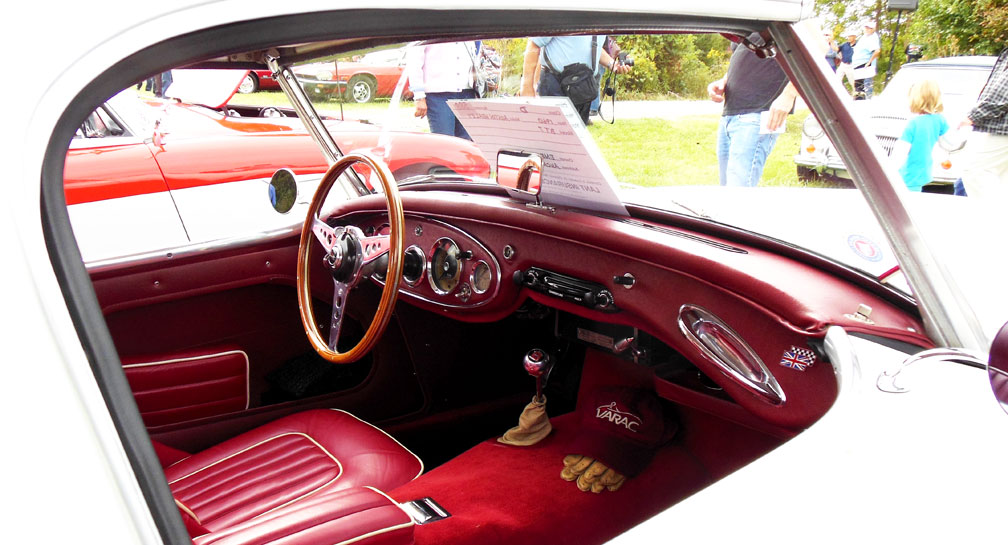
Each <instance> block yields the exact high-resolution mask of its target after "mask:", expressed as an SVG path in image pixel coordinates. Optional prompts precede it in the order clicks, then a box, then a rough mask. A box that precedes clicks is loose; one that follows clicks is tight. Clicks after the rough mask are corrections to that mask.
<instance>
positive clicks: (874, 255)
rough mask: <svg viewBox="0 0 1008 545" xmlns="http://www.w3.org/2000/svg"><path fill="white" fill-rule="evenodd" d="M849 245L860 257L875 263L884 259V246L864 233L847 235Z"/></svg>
mask: <svg viewBox="0 0 1008 545" xmlns="http://www.w3.org/2000/svg"><path fill="white" fill-rule="evenodd" d="M847 246H850V249H851V251H853V252H854V253H855V254H857V255H858V257H860V258H862V259H864V260H866V261H871V262H873V263H875V262H878V261H882V248H880V247H879V245H878V244H875V243H874V242H873V241H872V240H871V239H869V238H868V237H866V236H864V235H851V236H849V237H847Z"/></svg>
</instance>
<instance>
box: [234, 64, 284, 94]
mask: <svg viewBox="0 0 1008 545" xmlns="http://www.w3.org/2000/svg"><path fill="white" fill-rule="evenodd" d="M279 88H280V84H279V83H277V81H276V79H274V78H273V72H270V71H269V70H249V73H248V74H246V75H245V78H244V79H243V80H242V82H241V85H239V86H238V92H239V93H242V94H248V93H254V92H256V91H258V90H260V89H266V90H276V89H279Z"/></svg>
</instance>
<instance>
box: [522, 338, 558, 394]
mask: <svg viewBox="0 0 1008 545" xmlns="http://www.w3.org/2000/svg"><path fill="white" fill-rule="evenodd" d="M522 363H523V364H524V365H525V371H527V372H528V374H529V375H532V376H533V377H535V379H536V397H535V401H536V402H537V403H545V402H546V398H545V397H543V388H545V387H546V380H547V379H549V374H550V371H552V370H553V360H551V359H550V357H549V354H547V353H546V352H545V351H544V350H542V349H539V348H533V349H532V350H529V351H528V353H526V354H525V358H524V360H523V361H522Z"/></svg>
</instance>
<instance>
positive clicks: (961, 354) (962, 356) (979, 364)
mask: <svg viewBox="0 0 1008 545" xmlns="http://www.w3.org/2000/svg"><path fill="white" fill-rule="evenodd" d="M919 361H940V362H957V363H962V364H964V365H969V366H970V367H976V368H977V369H987V358H986V357H984V354H981V353H979V352H977V351H974V350H967V349H965V348H955V347H952V348H944V347H939V348H931V349H929V350H922V351H920V352H917V353H916V354H911V355H910V356H908V357H907V358H906V359H905V360H903V361H902V362H901V363H900V364H899V366H897V367H896V368H895V369H887V370H885V371H882V373H881V374H880V375H879V376H878V378H877V379H875V386H876V387H877V388H878V389H879V390H881V391H883V392H888V393H890V394H902V393H905V392H909V391H910V388H908V387H906V386H904V385H902V384H900V383H898V380H899V378H900V375H901V373H903V372H904V371H907V370H908V369H910V366H911V365H913V364H915V363H917V362H919ZM904 378H905V375H904Z"/></svg>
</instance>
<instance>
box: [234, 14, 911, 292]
mask: <svg viewBox="0 0 1008 545" xmlns="http://www.w3.org/2000/svg"><path fill="white" fill-rule="evenodd" d="M579 39H587V37H579ZM563 40H567V38H563V39H562V40H561V39H558V41H563ZM537 41H541V43H543V44H546V45H543V46H542V47H539V48H538V49H539V52H538V54H535V53H533V54H532V57H530V58H533V57H534V59H535V60H534V61H533V65H534V66H537V68H536V70H537V72H536V73H535V74H531V75H527V77H528V78H531V79H533V80H534V81H536V82H539V81H544V80H542V78H543V71H544V70H546V71H547V72H549V73H550V74H552V73H553V69H552V68H549V67H547V66H546V65H545V64H544V63H545V62H546V61H545V59H546V57H545V56H542V51H543V50H546V51H547V52H549V51H553V49H552V47H553V46H549V45H548V44H549V41H547V40H546V39H545V38H544V39H542V40H535V41H533V42H532V43H533V45H535V44H536V42H537ZM529 43H530V40H529V39H527V38H520V39H488V40H481V41H479V42H478V44H477V43H476V42H468V43H456V44H420V43H413V44H409V43H402V44H392V45H389V46H383V47H381V48H378V49H369V50H357V51H348V52H345V53H341V54H339V55H336V56H331V57H326V58H321V59H317V60H315V61H313V62H307V63H301V64H299V65H297V66H294V67H293V72H294V73H295V75H296V76H297V78H298V81H299V82H300V84H301V86H302V88H303V89H304V90H305V92H306V93H307V95H308V96H309V97H310V99H311V100H312V102H313V104H314V105H315V107H316V109H317V110H318V111H319V112H320V113H321V114H323V115H324V116H326V117H328V118H331V119H333V120H342V123H338V124H334V125H330V127H331V128H335V129H336V130H337V131H348V130H354V131H357V130H368V131H375V132H377V136H376V140H374V144H376V148H377V149H378V150H379V151H380V152H381V153H382V154H383V155H384V157H386V159H389V160H395V158H397V157H399V158H402V157H405V156H412V155H417V154H420V155H424V154H426V151H424V150H426V149H427V147H428V146H430V147H432V148H436V149H438V150H440V151H439V152H438V154H439V155H440V157H441V158H442V159H443V161H441V163H440V164H422V165H416V164H414V165H413V166H411V167H409V168H405V167H399V168H398V170H397V168H396V165H393V172H394V173H396V175H397V180H398V181H399V182H400V183H417V182H429V181H435V180H447V179H455V178H457V175H458V174H466V175H467V179H468V181H470V182H474V183H489V182H492V177H493V174H492V172H493V170H494V168H495V165H496V161H497V157H496V153H495V152H492V149H493V147H494V146H495V145H496V146H497V147H498V148H499V147H500V145H501V144H500V143H499V142H498V141H499V140H500V139H501V138H503V137H504V136H507V135H508V132H507V131H511V130H512V129H513V127H511V126H510V125H508V124H507V123H506V122H504V121H501V122H500V123H499V127H498V128H499V129H500V130H499V131H496V134H495V135H494V134H491V135H489V136H487V135H483V136H481V137H477V138H475V140H476V141H475V142H474V144H475V145H474V146H470V144H471V142H470V140H469V139H467V138H466V137H465V136H466V134H467V133H466V134H463V133H462V132H459V133H458V134H460V135H461V137H459V136H455V135H454V134H455V130H456V128H455V126H454V124H452V125H451V126H450V127H449V129H445V128H443V127H442V126H439V125H438V124H439V123H440V121H441V120H440V118H439V117H438V116H442V117H443V116H444V115H446V114H445V112H447V115H449V116H450V115H451V109H450V108H444V104H443V102H442V103H439V102H438V101H443V97H454V96H456V95H452V94H450V93H458V92H461V91H467V92H468V91H470V90H471V89H472V85H473V83H474V75H478V76H479V77H478V78H475V79H477V80H479V84H480V86H482V87H481V93H480V98H478V99H477V98H474V96H475V95H474V94H473V95H466V97H467V98H468V99H469V100H475V101H483V102H488V101H508V100H519V97H520V95H522V94H523V89H522V76H523V73H522V72H523V69H524V68H525V65H526V55H527V52H528V51H529V50H530V46H529ZM589 43H590V42H589ZM554 45H558V44H554ZM596 48H597V50H599V51H605V56H604V57H602V54H601V53H600V57H601V60H602V62H600V63H599V64H598V65H597V66H596V73H597V75H598V81H599V90H598V93H597V95H598V96H597V97H596V101H595V104H593V105H592V106H591V107H590V111H589V115H588V117H587V121H588V123H587V126H586V127H585V129H586V132H584V133H583V134H584V138H583V139H584V140H586V141H588V142H589V144H588V146H587V151H586V152H585V153H586V154H587V156H588V157H585V158H590V160H591V161H594V162H598V163H599V171H600V172H601V173H602V174H600V176H601V178H602V179H603V180H604V181H605V182H606V183H607V184H608V185H611V186H612V188H613V190H614V192H615V194H616V196H617V197H616V198H617V199H618V200H619V201H621V202H623V203H628V204H629V203H633V204H638V205H642V206H648V207H654V208H660V209H665V210H668V211H672V212H675V213H682V214H688V215H695V216H699V217H703V218H707V219H711V220H714V221H718V222H723V223H727V224H730V225H734V226H737V227H741V228H743V229H747V230H752V231H755V232H758V233H761V234H766V235H770V236H773V237H775V238H778V239H781V240H784V241H786V242H789V243H792V244H795V245H797V246H800V247H802V248H806V249H809V250H811V251H814V252H816V253H819V254H822V255H824V256H827V257H829V258H830V259H833V260H836V261H840V262H842V263H844V264H846V265H848V266H852V267H854V268H856V269H859V270H861V271H864V272H866V273H867V274H869V275H871V276H873V277H879V276H882V275H885V274H886V273H887V272H891V271H892V269H893V268H894V267H895V266H896V261H895V259H894V258H893V256H892V254H891V252H890V250H889V249H888V247H887V245H886V243H885V239H884V236H883V235H882V233H881V230H880V229H879V228H878V226H877V223H876V222H875V221H874V219H873V218H872V216H871V213H870V211H869V209H868V207H867V206H866V205H865V203H864V200H863V198H861V197H860V195H859V194H858V193H857V192H856V191H854V190H852V189H851V187H852V186H851V185H849V184H848V185H845V186H842V187H837V184H835V183H829V182H824V181H816V180H812V181H809V180H801V179H799V177H798V171H797V168H796V165H795V162H794V156H795V154H796V153H797V152H798V149H799V146H800V143H801V127H802V124H803V122H804V120H805V119H806V118H807V117H808V116H809V111H808V108H807V107H806V106H805V105H804V104H803V103H802V102H801V100H800V99H799V100H797V101H796V103H795V106H794V109H793V112H792V113H791V114H790V115H788V116H787V118H786V120H785V123H784V125H783V127H782V130H781V131H780V132H778V133H775V134H773V135H772V137H773V138H772V139H773V140H775V142H774V143H773V145H772V146H767V147H766V149H765V151H766V152H767V153H766V154H765V155H764V157H765V165H764V166H763V168H762V169H761V170H760V171H759V172H755V171H754V170H753V169H750V168H748V167H747V168H746V169H745V170H750V171H752V172H742V173H739V172H730V173H729V174H730V176H731V180H729V181H728V182H727V183H728V184H729V185H733V186H734V187H722V185H721V178H722V172H721V169H720V168H719V136H718V135H719V132H720V131H722V130H723V127H722V112H723V103H719V102H715V101H713V100H711V99H710V98H709V96H708V92H707V88H708V84H710V83H711V82H714V81H717V80H720V79H722V78H724V77H725V75H726V73H727V71H728V66H729V62H730V59H731V58H732V55H733V53H734V51H735V45H734V44H733V42H731V41H730V40H728V39H726V38H724V37H723V36H721V35H718V34H696V35H664V36H662V35H632V36H612V37H611V39H609V40H605V39H603V38H598V43H597V44H596ZM556 51H558V52H560V51H563V49H559V48H558V49H557V50H556ZM553 55H555V56H556V62H555V63H554V64H567V62H566V60H567V59H565V58H561V56H560V55H562V53H553ZM540 58H541V59H542V61H540ZM614 58H615V59H622V62H621V63H620V65H619V66H622V67H621V68H618V69H617V71H616V72H615V73H614V72H613V70H611V69H610V68H609V66H610V65H611V64H612V60H613V59H614ZM425 63H426V64H425ZM438 63H441V64H442V65H445V64H447V65H449V66H450V67H451V69H450V70H446V69H444V68H443V66H438ZM451 63H455V65H451ZM774 65H776V63H774ZM459 66H460V67H461V68H459ZM554 68H557V67H556V66H554ZM774 70H775V77H777V78H778V79H777V80H775V81H774V82H771V83H768V84H767V86H773V87H775V88H774V89H773V90H772V91H773V92H779V91H780V89H781V88H784V87H785V86H786V84H787V79H786V77H785V76H783V72H782V71H779V68H776V67H775V68H774ZM560 71H562V70H560ZM449 72H450V73H449ZM557 74H558V75H559V71H558V72H557ZM423 78H426V80H424V79H423ZM547 79H548V76H547ZM418 80H419V81H420V83H418ZM736 85H741V84H740V83H739V84H736ZM445 89H448V90H449V91H450V93H449V92H448V91H445ZM534 92H537V93H539V94H540V95H542V94H543V92H544V91H543V89H541V88H538V89H537V90H536V91H534ZM550 92H551V91H545V93H547V94H548V93H550ZM766 92H771V91H764V93H766ZM421 93H422V95H423V100H422V101H421V100H419V98H418V95H419V94H421ZM729 94H730V91H729ZM739 94H741V93H739ZM772 98H773V97H771V100H772ZM520 99H521V100H526V101H527V100H537V99H535V98H532V99H528V98H526V97H521V98H520ZM285 104H286V100H285V99H284V97H283V96H282V94H281V93H280V92H279V91H268V90H259V91H257V92H255V93H251V94H238V95H236V96H235V97H234V98H233V99H232V100H231V102H230V105H231V107H232V108H235V105H249V106H256V107H260V108H262V107H269V106H275V107H277V108H284V107H286V106H285ZM743 106H746V105H743ZM439 108H440V109H439ZM744 118H745V119H744V120H745V121H747V122H748V121H749V120H750V119H752V118H753V116H751V115H750V116H744ZM574 121H575V123H574V124H575V125H576V124H577V123H576V120H574ZM759 121H760V120H759V115H758V114H757V115H756V116H755V122H756V123H757V124H758V123H759ZM468 123H471V121H468V120H466V122H464V123H460V126H459V129H465V128H466V125H467V124H468ZM432 128H433V129H434V130H435V131H440V132H443V133H447V132H449V131H452V136H441V135H437V136H434V135H431V133H432ZM470 128H471V127H470ZM407 135H413V136H414V137H415V136H418V135H428V136H429V140H428V139H421V140H409V138H410V137H409V136H407ZM753 135H754V136H753V137H754V138H755V137H759V129H758V127H757V130H756V131H755V132H754V133H753ZM554 136H555V135H554ZM435 138H436V139H437V140H434V139H435ZM470 138H471V137H470ZM488 140H489V142H488ZM547 140H548V139H544V140H541V141H538V140H537V142H536V143H535V144H533V143H532V142H531V140H530V139H526V140H519V141H515V140H508V142H509V143H508V145H509V146H511V147H516V146H517V147H522V146H528V147H529V148H534V147H535V146H537V145H538V146H545V148H546V149H522V150H521V151H527V152H538V151H551V150H550V149H549V148H550V145H551V144H550V142H548V141H547ZM763 140H769V139H766V138H764V139H763ZM555 141H556V138H554V143H556V142H555ZM337 142H338V143H339V144H340V146H341V148H344V149H343V152H348V151H351V150H350V149H346V148H345V147H344V142H341V141H340V139H339V138H337ZM371 142H372V141H371V140H369V141H368V142H367V143H368V144H369V145H370V144H371ZM407 143H408V144H407ZM401 145H409V146H411V147H409V148H408V149H406V148H403V147H399V146H401ZM557 145H560V144H557ZM417 146H420V147H417ZM445 150H452V153H448V152H446V151H445ZM474 150H475V151H477V152H478V153H479V154H480V156H479V158H480V161H479V162H481V163H482V162H485V165H479V166H477V165H474V164H473V163H472V162H471V158H470V157H469V155H470V154H471V153H472V152H473V151H474ZM455 152H457V153H455ZM449 155H450V157H449ZM751 162H752V158H751V157H750V163H751ZM456 163H465V164H456ZM551 165H552V166H557V165H556V164H555V163H551V162H550V161H549V160H548V159H547V160H546V162H545V164H544V169H543V177H544V192H546V193H548V191H549V188H548V186H549V183H550V182H549V181H548V179H547V174H548V173H549V170H550V167H551ZM749 166H751V165H749ZM481 168H485V169H486V172H485V173H481V172H478V171H479V170H480V169H481ZM732 170H733V171H737V170H739V168H736V167H732ZM610 172H611V174H610ZM745 185H752V186H753V187H741V186H745ZM838 203H843V206H842V207H840V206H837V204H838ZM599 210H602V211H608V212H611V211H612V210H611V209H608V208H605V207H600V208H599ZM851 218H855V221H849V220H850V219H851ZM888 281H889V282H895V283H896V284H895V285H897V286H898V287H900V288H901V289H903V290H906V289H907V288H906V286H905V283H904V282H903V281H902V278H901V276H900V275H899V274H898V273H897V274H895V275H892V276H890V277H889V278H888Z"/></svg>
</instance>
